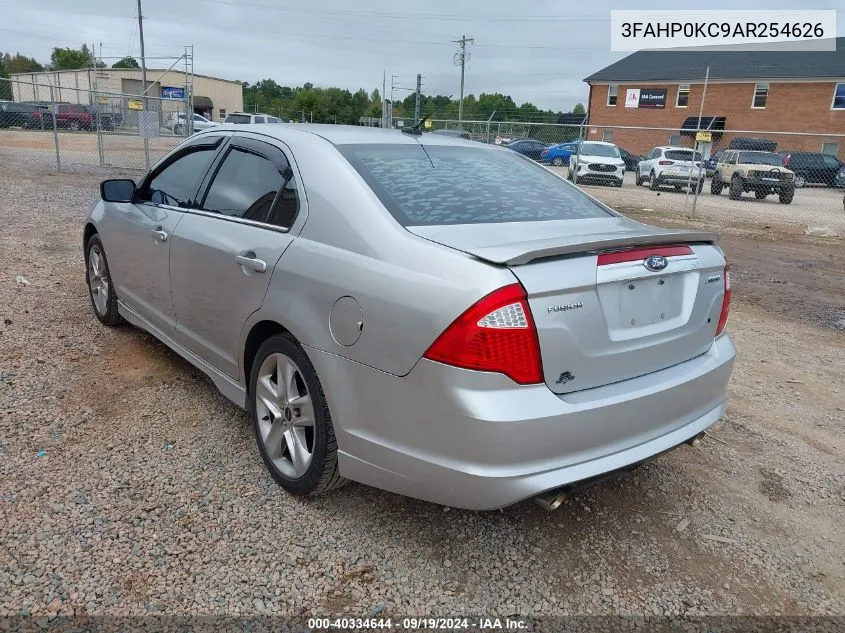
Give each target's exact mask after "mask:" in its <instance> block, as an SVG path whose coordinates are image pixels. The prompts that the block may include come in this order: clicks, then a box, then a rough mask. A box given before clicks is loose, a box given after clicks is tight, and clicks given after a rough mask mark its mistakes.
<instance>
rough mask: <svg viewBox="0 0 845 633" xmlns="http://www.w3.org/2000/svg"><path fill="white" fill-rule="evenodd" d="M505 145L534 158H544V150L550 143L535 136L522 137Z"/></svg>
mask: <svg viewBox="0 0 845 633" xmlns="http://www.w3.org/2000/svg"><path fill="white" fill-rule="evenodd" d="M505 147H507V148H508V149H511V150H513V151H515V152H518V153H520V154H522V155H523V156H527V157H528V158H531V159H533V160H542V154H543V151H544V150H545V149H546V148H547V147H548V145H546V144H545V143H543V142H542V141H537V140H534V139H533V138H521V139H519V140H516V141H511V142H510V143H508V144H507V145H505Z"/></svg>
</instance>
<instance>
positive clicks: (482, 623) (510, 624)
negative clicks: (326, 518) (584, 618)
mask: <svg viewBox="0 0 845 633" xmlns="http://www.w3.org/2000/svg"><path fill="white" fill-rule="evenodd" d="M308 628H309V629H312V630H314V629H317V630H320V629H325V630H329V629H351V630H359V629H386V630H394V629H407V630H448V631H453V630H455V629H465V630H472V629H476V630H480V631H485V630H504V631H520V630H524V629H527V628H528V623H527V622H526V621H525V620H521V619H518V618H516V619H514V618H495V617H491V618H485V617H480V618H402V619H397V620H395V621H394V619H393V618H348V617H347V618H312V619H310V620H308Z"/></svg>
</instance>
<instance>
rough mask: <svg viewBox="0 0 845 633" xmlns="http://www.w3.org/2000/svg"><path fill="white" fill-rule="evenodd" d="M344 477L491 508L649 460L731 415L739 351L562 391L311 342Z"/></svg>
mask: <svg viewBox="0 0 845 633" xmlns="http://www.w3.org/2000/svg"><path fill="white" fill-rule="evenodd" d="M308 352H309V356H310V357H311V359H312V362H313V363H314V365H315V368H316V369H317V372H318V374H319V376H320V377H321V380H322V382H323V386H324V389H325V392H326V396H327V398H328V400H329V406H330V409H331V412H332V416H333V420H334V426H335V433H336V436H337V440H338V447H339V463H340V472H341V474H342V475H343V476H344V477H348V478H349V479H352V480H355V481H359V482H362V483H365V484H369V485H373V486H377V487H379V488H383V489H386V490H390V491H393V492H397V493H400V494H403V495H407V496H411V497H416V498H419V499H424V500H427V501H432V502H435V503H440V504H444V505H450V506H454V507H461V508H468V509H474V510H491V509H495V508H500V507H503V506H507V505H510V504H512V503H515V502H518V501H521V500H523V499H526V498H529V497H533V496H535V495H537V494H539V493H541V492H544V491H547V490H552V489H555V488H558V487H562V486H566V485H569V484H572V483H575V482H580V481H583V480H586V479H590V478H593V477H596V476H598V475H602V474H604V473H608V472H611V471H614V470H618V469H622V468H625V467H626V466H629V465H631V464H635V463H638V462H641V461H643V460H645V459H648V458H650V457H652V456H654V455H657V454H659V453H662V452H664V451H666V450H668V449H671V448H673V447H675V446H678V445H680V444H682V443H683V442H685V441H687V440H689V439H690V438H693V437H695V436H696V435H697V434H699V433H700V432H701V431H703V430H704V429H706V428H707V427H709V426H710V425H711V424H713V423H714V422H716V421H717V420H718V419H719V417H720V416H721V415H722V413H723V412H724V407H725V400H726V386H727V382H728V378H729V377H730V373H731V370H732V367H733V362H734V357H735V349H734V346H733V343H732V342H731V341H730V339H729V338H728V337H727V336H721V337H719V339H717V340H716V341H715V342H714V344H713V345H712V346H711V348H710V349H709V350H708V351H707V352H706V353H705V354H702V355H701V356H698V357H697V358H694V359H691V360H689V361H686V362H684V363H680V364H678V365H675V366H673V367H670V368H667V369H664V370H661V371H657V372H653V373H651V374H647V375H644V376H640V377H638V378H634V379H631V380H626V381H623V382H619V383H615V384H611V385H606V386H603V387H597V388H594V389H588V390H584V391H580V392H575V393H570V394H565V395H562V396H558V395H556V394H554V393H553V392H552V391H550V390H549V389H548V388H547V387H546V386H545V385H528V386H519V385H516V384H515V383H513V382H511V381H510V380H509V379H508V378H506V377H504V376H502V375H499V374H491V373H484V372H474V371H468V370H463V369H457V368H453V367H448V366H445V365H442V364H439V363H435V362H432V361H428V360H422V361H420V362H419V363H418V364H417V366H416V367H415V368H414V369H413V370H412V371H411V372H410V373H409V374H408V375H407V376H404V377H397V376H393V375H390V374H386V373H384V372H381V371H378V370H375V369H372V368H369V367H366V366H364V365H361V364H358V363H354V362H352V361H349V360H347V359H344V358H341V357H339V356H335V355H332V354H327V353H324V352H319V351H316V350H313V349H309V350H308Z"/></svg>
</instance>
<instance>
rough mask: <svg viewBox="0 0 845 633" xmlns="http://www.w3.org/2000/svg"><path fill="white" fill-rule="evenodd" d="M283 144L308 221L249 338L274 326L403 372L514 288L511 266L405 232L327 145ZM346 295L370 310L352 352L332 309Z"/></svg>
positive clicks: (284, 260)
mask: <svg viewBox="0 0 845 633" xmlns="http://www.w3.org/2000/svg"><path fill="white" fill-rule="evenodd" d="M286 142H288V144H289V146H290V148H291V151H292V152H293V155H294V157H295V158H296V161H297V166H298V169H299V172H300V175H301V177H302V186H303V188H304V190H305V192H306V195H307V197H308V219H307V220H306V222H305V226H304V227H303V229H302V232H301V233H300V235H299V237H298V238H297V239H296V240H295V241H294V243H293V244H292V245H291V246H290V248H288V249H287V251H285V254H284V255H283V256H282V258H281V259H280V261H279V263H278V265H277V266H276V269H275V270H274V272H273V276H272V279H271V281H270V287H269V289H268V292H267V296H266V298H265V300H264V304H263V306H262V307H261V309H260V310H259V311H258V312H257V313H255V314H253V315H252V317H251V318H250V319H249V321H248V323H247V324H246V327H245V328H244V333H243V337H244V338H245V337H246V336H247V334H248V332H249V330H250V329H251V327H252V326H253V325H254V324H255V323H257V322H259V321H263V320H273V321H276V322H278V323H280V324H281V325H283V326H284V327H285V328H287V329H288V330H290V331H291V333H292V334H294V336H296V338H297V339H298V340H299V341H300V342H301V343H303V344H304V345H307V346H310V347H313V348H316V349H318V350H321V351H325V352H329V353H333V354H338V355H340V356H344V357H346V358H349V359H351V360H354V361H357V362H360V363H363V364H366V365H369V366H371V367H374V368H377V369H380V370H382V371H385V372H388V373H391V374H396V375H405V374H407V373H408V372H409V371H411V369H412V368H413V366H414V364H415V363H416V362H417V361H418V360H419V359H420V357H421V356H422V355H423V353H424V352H425V351H426V349H427V348H428V347H429V346H430V345H431V343H432V342H433V341H434V339H435V338H436V337H437V336H438V335H439V334H440V333H441V332H442V331H443V330H444V329H446V327H447V326H448V325H449V324H450V323H451V322H452V321H453V320H454V319H455V318H457V317H458V316H459V315H460V314H461V313H463V312H464V311H465V310H466V309H467V308H468V307H469V306H470V305H472V304H473V303H474V302H475V301H477V300H478V299H480V298H481V297H483V296H484V295H486V294H488V293H489V292H492V291H493V290H495V289H496V288H499V287H501V286H504V285H507V284H509V283H514V281H515V278H514V276H513V275H512V274H511V273H510V272H509V271H508V270H507V269H506V268H504V267H496V266H492V265H489V264H485V263H482V262H480V261H478V260H476V259H475V258H473V257H471V256H469V255H466V254H464V253H459V252H457V251H455V250H453V249H450V248H448V247H444V246H441V245H438V244H434V243H432V242H429V241H428V240H425V239H423V238H419V237H417V236H414V235H412V234H410V233H409V232H408V231H406V230H405V229H404V228H403V227H402V226H400V225H399V224H398V223H397V222H396V221H395V220H394V219H393V217H392V216H390V214H389V213H388V212H387V210H386V209H385V208H384V207H383V205H382V204H381V202H380V201H379V200H378V198H377V197H376V196H375V195H374V194H373V193H372V191H371V190H370V189H369V187H367V185H366V184H365V183H364V181H363V180H362V179H361V178H360V177H359V176H358V174H357V173H356V172H355V171H354V170H353V168H352V167H351V166H350V165H349V164H348V163H347V162H346V160H345V159H344V158H343V157H342V156H341V155H340V153H339V152H338V151H337V150H336V149H335V148H334V146H333V145H331V144H330V143H328V142H327V141H322V140H321V141H320V142H319V143H314V141H313V137H312V138H311V139H309V140H308V142H307V143H305V142H303V143H301V144H297V143H296V142H295V140H294V139H288V140H287V141H286ZM345 296H349V297H353V298H354V299H355V300H356V301H357V302H358V303H359V304H360V306H361V311H362V313H363V318H362V321H363V327H362V329H361V336H360V338H359V339H358V341H357V342H355V343H354V344H353V345H351V346H343V345H340V344H339V343H337V342H336V341H335V339H334V338H333V337H332V333H331V331H330V327H329V319H330V313H331V310H332V306H333V305H334V304H335V302H336V301H337V300H338V299H340V298H341V297H345Z"/></svg>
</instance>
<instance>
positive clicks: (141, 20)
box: [138, 0, 150, 169]
mask: <svg viewBox="0 0 845 633" xmlns="http://www.w3.org/2000/svg"><path fill="white" fill-rule="evenodd" d="M138 35H139V36H140V41H141V90H142V92H141V94H143V95H144V110H143V111H144V112H147V61H146V58H145V57H144V15H143V14H142V13H141V0H138ZM144 164H145V165H146V166H147V169H149V168H150V142H149V140H148V139H147V135H146V134H144Z"/></svg>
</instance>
